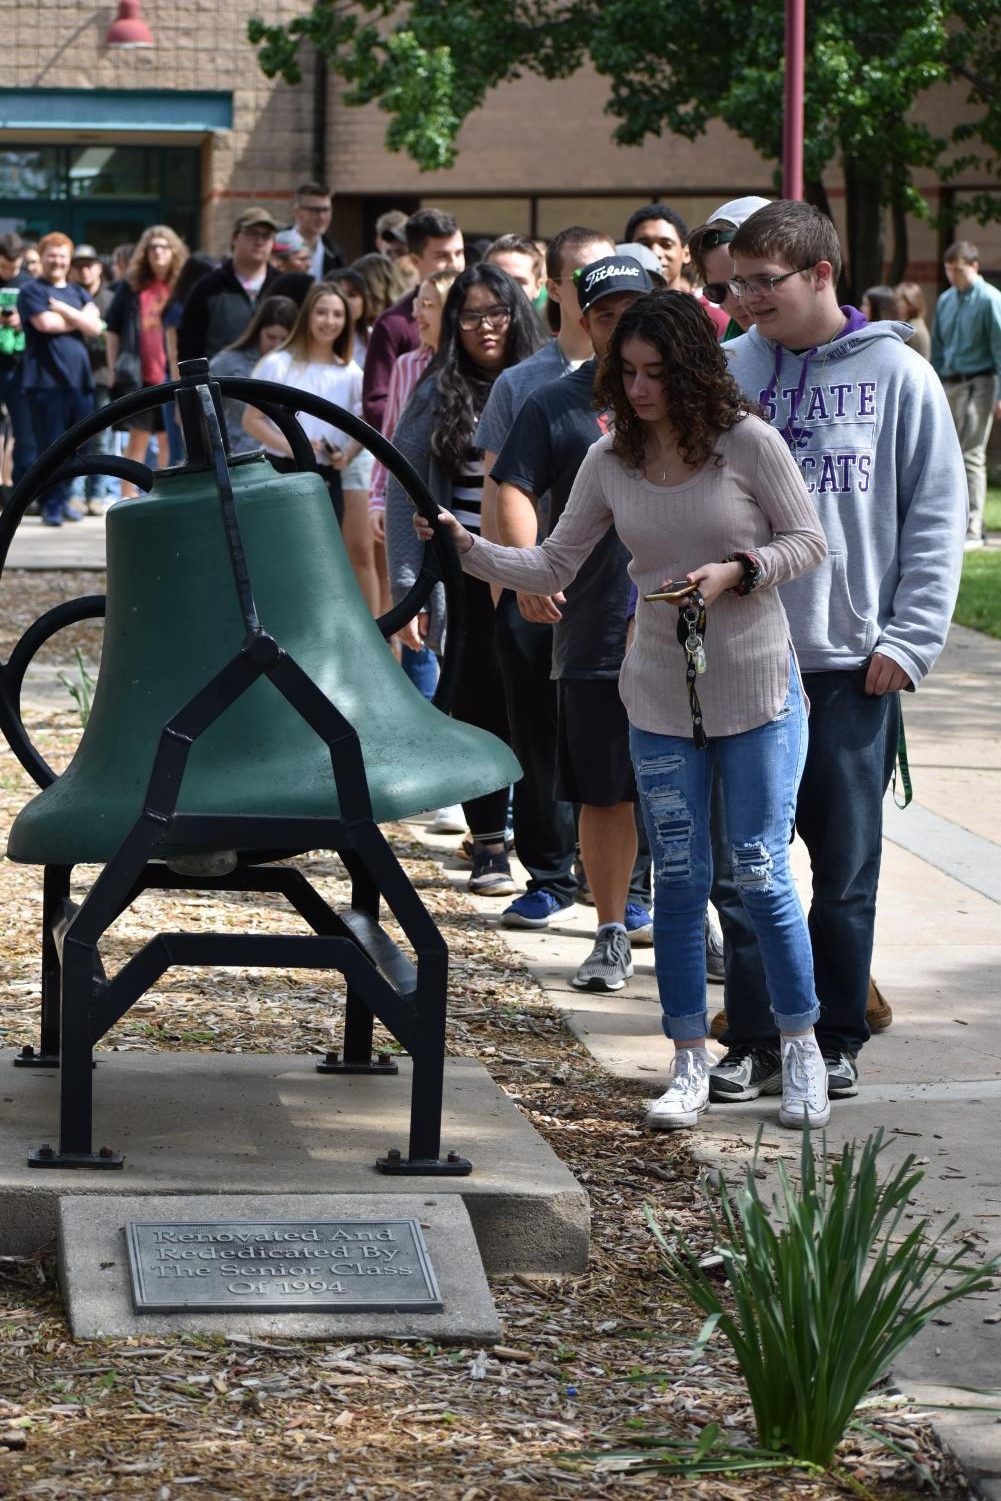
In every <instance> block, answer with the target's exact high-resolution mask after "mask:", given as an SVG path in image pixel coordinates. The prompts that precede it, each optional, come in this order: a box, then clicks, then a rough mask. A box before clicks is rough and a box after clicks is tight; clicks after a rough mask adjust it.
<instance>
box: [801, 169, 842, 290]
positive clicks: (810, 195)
mask: <svg viewBox="0 0 1001 1501" xmlns="http://www.w3.org/2000/svg"><path fill="white" fill-rule="evenodd" d="M803 192H804V194H805V196H806V201H807V203H812V204H813V206H814V208H819V209H820V211H821V213H822V214H826V215H827V217H828V219H833V218H834V214H833V212H832V210H831V200H830V199H829V198H828V196H827V189H826V188H825V187H824V184H823V183H822V182H821V180H820V178H819V177H817V178H813V179H811V180H810V181H809V182H808V183H806V184H805V185H804V188H803ZM838 301H839V302H848V301H850V291H849V285H848V275H847V266H846V265H843V266H842V267H841V275H840V276H839V277H838Z"/></svg>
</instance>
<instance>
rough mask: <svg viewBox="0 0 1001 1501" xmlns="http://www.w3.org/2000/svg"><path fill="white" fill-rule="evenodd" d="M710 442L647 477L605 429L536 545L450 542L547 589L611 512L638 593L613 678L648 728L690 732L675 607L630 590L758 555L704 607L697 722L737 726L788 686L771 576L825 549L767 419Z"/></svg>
mask: <svg viewBox="0 0 1001 1501" xmlns="http://www.w3.org/2000/svg"><path fill="white" fill-rule="evenodd" d="M716 451H717V454H718V456H719V460H720V462H717V461H716V459H715V458H710V460H709V461H708V463H706V464H705V465H703V467H702V468H701V469H699V470H697V471H696V472H695V473H694V474H693V475H692V477H691V478H690V479H688V480H686V481H685V482H684V483H683V484H681V485H669V486H665V485H656V484H653V483H652V482H651V481H650V480H647V479H645V478H642V477H641V476H638V475H636V474H634V473H631V472H630V471H628V470H627V469H626V468H625V466H624V465H623V463H622V462H621V460H619V459H618V458H616V456H615V454H614V453H613V452H612V440H611V438H610V437H604V438H600V439H599V440H598V442H597V443H595V444H594V446H593V447H592V448H591V449H589V450H588V453H587V456H586V458H585V459H584V462H583V464H582V465H581V467H580V471H579V473H578V475H577V479H576V481H575V483H574V487H573V490H572V491H571V493H570V499H569V500H568V502H567V506H566V510H565V511H564V513H563V515H562V516H561V517H560V520H559V522H558V523H557V525H556V527H555V528H554V530H553V533H552V535H551V536H550V537H547V539H546V540H545V542H543V543H542V545H541V546H539V547H520V548H514V547H501V546H500V545H498V544H497V543H495V542H487V541H485V540H484V539H483V538H482V537H477V538H476V540H475V542H474V544H473V547H472V549H471V550H470V551H469V552H467V553H464V554H463V556H462V566H463V568H464V569H465V570H466V571H467V572H468V573H471V574H473V575H474V576H475V577H477V578H482V579H489V580H491V581H493V582H496V583H499V584H505V585H507V586H508V587H509V588H512V589H523V590H526V591H528V592H531V593H535V594H555V593H557V592H558V591H559V590H561V589H565V588H566V587H567V586H568V585H570V584H572V581H573V579H574V576H575V575H576V573H577V570H578V569H579V568H580V566H581V564H582V563H583V561H584V559H585V558H586V557H587V555H588V554H589V552H590V551H591V549H592V548H593V547H594V545H595V543H596V542H597V541H598V540H599V538H601V537H602V536H604V534H605V532H606V531H607V529H608V527H609V526H611V525H614V526H615V530H616V531H617V532H618V534H619V536H620V538H621V539H622V541H623V542H624V543H625V545H626V547H627V548H628V549H629V551H630V553H631V554H632V561H631V562H630V565H629V574H630V577H631V578H632V580H633V582H634V583H635V585H636V587H637V589H638V590H639V596H640V598H639V603H638V607H637V612H636V632H635V635H634V637H633V642H632V645H631V646H630V648H629V650H628V652H627V653H626V657H625V660H624V662H623V664H622V672H621V674H620V677H619V692H620V694H621V696H622V700H623V703H624V704H625V706H626V712H627V714H628V716H629V720H630V723H632V724H634V725H636V726H637V728H639V729H643V730H652V731H653V732H655V733H657V734H661V735H679V736H684V737H685V738H690V736H691V733H692V716H691V709H690V707H689V702H688V689H687V684H686V681H685V668H686V664H687V659H686V656H685V652H684V649H683V647H682V646H681V645H680V644H679V642H678V638H677V624H678V611H677V607H676V606H675V605H670V604H667V603H666V602H664V601H661V602H651V603H647V602H646V601H645V600H644V599H643V595H644V594H649V593H652V592H653V591H654V590H656V589H658V588H659V587H660V585H661V583H662V582H663V581H664V580H665V579H672V578H673V579H678V578H683V577H684V575H685V574H686V573H688V572H689V570H691V569H693V568H698V567H700V566H701V565H702V564H704V563H713V562H719V561H720V560H722V559H723V558H724V557H725V556H726V554H727V553H730V552H734V551H738V552H740V551H747V552H753V553H754V555H755V557H756V558H757V559H758V561H759V562H760V564H761V567H762V569H763V577H762V581H761V583H760V584H759V586H758V587H757V588H756V589H755V590H754V591H753V592H752V593H750V594H747V595H743V596H738V595H736V594H732V593H726V594H724V595H723V596H722V597H721V598H720V599H719V600H717V601H716V602H715V603H713V604H712V605H710V606H709V607H708V610H707V616H708V623H707V629H706V638H705V654H706V671H705V673H704V674H703V675H701V676H700V677H699V679H698V693H699V699H700V701H701V704H702V713H703V723H704V726H705V730H706V734H707V735H709V736H717V735H736V734H739V733H740V732H741V731H743V730H751V729H754V728H756V727H757V726H758V725H761V724H766V723H767V722H768V721H769V720H771V719H774V718H775V716H776V715H777V714H778V712H779V710H780V709H781V707H782V704H783V703H784V701H785V696H786V693H787V691H788V687H789V669H790V661H791V659H792V655H793V649H792V642H791V641H790V639H789V626H788V622H787V620H786V615H785V611H784V610H783V608H782V602H781V600H780V599H779V595H778V591H777V590H776V588H775V585H776V584H780V583H782V582H783V581H784V580H786V579H791V578H795V577H796V576H797V574H800V573H807V572H809V570H810V569H811V568H816V566H817V564H818V563H819V562H820V561H821V559H822V558H823V557H824V555H825V553H826V551H827V544H826V542H825V540H824V533H823V532H822V531H821V528H820V525H819V523H818V521H817V516H816V512H815V511H814V509H813V506H812V504H811V502H810V498H809V496H808V494H807V491H806V487H805V485H804V483H803V480H802V478H801V476H800V472H799V468H798V466H797V465H796V463H795V461H794V459H793V458H792V456H791V454H790V453H789V450H788V449H787V447H786V445H785V442H784V440H783V439H782V438H781V436H780V435H779V434H778V433H777V432H775V431H774V429H772V428H771V427H769V426H768V424H767V423H765V422H762V421H761V420H760V418H758V417H746V418H744V419H743V420H741V421H740V422H738V423H737V424H736V425H735V426H734V427H733V428H732V429H731V430H730V431H729V432H726V433H722V434H721V435H720V437H719V439H718V441H717V444H716ZM557 629H559V627H558V626H557Z"/></svg>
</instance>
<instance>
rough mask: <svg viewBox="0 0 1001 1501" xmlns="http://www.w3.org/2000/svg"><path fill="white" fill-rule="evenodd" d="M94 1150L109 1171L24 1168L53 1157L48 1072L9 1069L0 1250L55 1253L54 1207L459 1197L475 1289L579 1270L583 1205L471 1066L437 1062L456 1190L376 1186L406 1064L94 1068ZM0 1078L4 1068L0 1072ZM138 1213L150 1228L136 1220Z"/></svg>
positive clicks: (404, 1112) (397, 1124)
mask: <svg viewBox="0 0 1001 1501" xmlns="http://www.w3.org/2000/svg"><path fill="white" fill-rule="evenodd" d="M97 1060H98V1066H97V1069H96V1071H95V1074H94V1146H95V1149H98V1148H100V1147H103V1146H108V1147H110V1148H112V1150H114V1151H118V1152H122V1153H123V1154H124V1157H125V1164H124V1167H123V1168H122V1169H121V1170H120V1171H111V1172H109V1171H91V1170H74V1169H62V1168H41V1169H40V1168H32V1167H29V1166H28V1163H27V1156H28V1152H29V1150H30V1149H32V1148H35V1147H38V1146H40V1145H42V1143H44V1142H49V1143H52V1144H53V1145H55V1144H56V1143H57V1142H58V1125H57V1122H58V1119H59V1072H58V1070H57V1069H47V1068H46V1069H41V1068H28V1069H23V1068H14V1067H13V1066H12V1065H11V1063H10V1062H9V1061H8V1062H7V1063H6V1065H5V1066H6V1069H7V1072H6V1074H5V1075H4V1076H3V1089H2V1092H0V1100H2V1104H0V1250H2V1252H3V1253H4V1254H6V1255H15V1256H24V1255H31V1254H33V1253H35V1252H36V1251H38V1250H40V1249H42V1248H43V1247H46V1246H48V1245H51V1244H53V1243H54V1241H55V1238H56V1230H57V1222H58V1204H59V1200H60V1198H63V1197H65V1196H67V1195H75V1194H88V1195H96V1196H97V1197H98V1198H100V1197H101V1196H105V1197H108V1196H112V1195H130V1196H134V1195H165V1194H173V1195H177V1194H213V1195H227V1194H234V1195H236V1194H243V1195H245V1194H255V1195H267V1194H332V1193H335V1194H373V1193H375V1194H379V1195H381V1196H387V1195H389V1196H391V1195H393V1194H401V1195H413V1194H415V1193H421V1192H423V1191H424V1190H427V1191H428V1195H427V1196H428V1197H432V1196H433V1197H435V1198H443V1197H445V1196H447V1195H450V1194H457V1195H459V1196H460V1197H461V1198H462V1201H463V1203H464V1204H465V1206H466V1209H467V1211H468V1213H469V1218H470V1220H471V1222H472V1225H473V1231H474V1233H475V1235H476V1241H477V1245H478V1247H479V1252H480V1255H481V1257H482V1259H483V1266H484V1269H485V1270H486V1272H487V1273H488V1274H493V1275H497V1274H503V1273H509V1272H536V1273H555V1274H567V1273H574V1272H579V1271H582V1270H583V1269H584V1268H585V1267H586V1265H587V1257H588V1246H589V1233H590V1211H589V1205H588V1198H587V1194H586V1193H585V1191H584V1190H583V1188H581V1186H580V1185H579V1184H578V1183H577V1181H576V1179H575V1178H574V1177H573V1175H572V1174H571V1172H570V1171H569V1169H568V1168H566V1167H565V1166H564V1165H563V1163H562V1162H560V1160H559V1158H558V1157H557V1156H556V1154H555V1153H554V1152H553V1151H552V1150H551V1148H550V1147H549V1146H548V1145H547V1144H546V1143H545V1142H544V1141H543V1140H542V1138H541V1137H540V1136H539V1135H538V1134H537V1132H536V1131H534V1130H533V1128H532V1127H531V1126H530V1125H529V1123H528V1121H526V1120H525V1118H524V1117H523V1116H522V1115H521V1113H520V1112H519V1111H518V1109H517V1108H516V1107H515V1106H514V1105H513V1104H512V1102H511V1101H510V1100H509V1099H508V1098H507V1096H506V1095H505V1094H504V1093H503V1091H502V1090H500V1089H499V1088H498V1087H497V1085H496V1084H495V1083H494V1082H493V1080H492V1079H491V1077H490V1075H489V1074H488V1073H487V1071H486V1069H484V1068H483V1067H482V1066H481V1065H480V1064H478V1063H476V1062H474V1061H472V1060H471V1059H465V1058H450V1059H446V1063H445V1100H444V1109H443V1114H442V1145H441V1150H442V1154H443V1155H444V1154H446V1153H448V1152H452V1151H454V1152H458V1153H459V1154H460V1156H463V1157H467V1158H469V1159H470V1160H471V1161H472V1164H473V1171H472V1174H471V1175H470V1176H469V1177H467V1178H448V1177H421V1178H414V1177H386V1176H384V1175H383V1174H381V1173H379V1172H378V1171H377V1170H376V1167H375V1162H376V1159H377V1158H379V1157H384V1156H385V1155H386V1152H387V1151H388V1150H389V1149H390V1148H392V1147H397V1148H399V1149H400V1150H401V1151H402V1152H403V1154H404V1156H405V1155H406V1151H407V1133H408V1126H409V1110H410V1081H411V1065H410V1060H409V1059H407V1058H401V1059H400V1072H399V1074H398V1075H388V1076H386V1075H381V1076H380V1075H375V1076H373V1075H364V1074H353V1075H342V1074H328V1075H323V1074H318V1073H316V1071H315V1069H314V1067H313V1064H314V1061H315V1060H314V1059H313V1058H311V1057H302V1058H288V1057H284V1056H278V1057H274V1056H270V1055H260V1054H257V1055H247V1054H242V1055H239V1056H234V1055H231V1054H224V1053H138V1052H126V1053H115V1052H110V1053H98V1054H97ZM0 1066H4V1065H0ZM151 1213H155V1208H154V1206H151Z"/></svg>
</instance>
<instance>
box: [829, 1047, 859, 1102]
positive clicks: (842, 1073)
mask: <svg viewBox="0 0 1001 1501" xmlns="http://www.w3.org/2000/svg"><path fill="white" fill-rule="evenodd" d="M824 1062H825V1063H826V1065H827V1092H828V1094H829V1095H830V1097H831V1099H832V1100H846V1099H849V1098H850V1097H851V1096H852V1095H854V1094H858V1064H857V1063H856V1062H855V1059H854V1058H853V1057H852V1055H851V1053H839V1052H838V1050H837V1049H836V1048H832V1049H831V1050H830V1052H828V1051H827V1050H826V1049H824Z"/></svg>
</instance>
